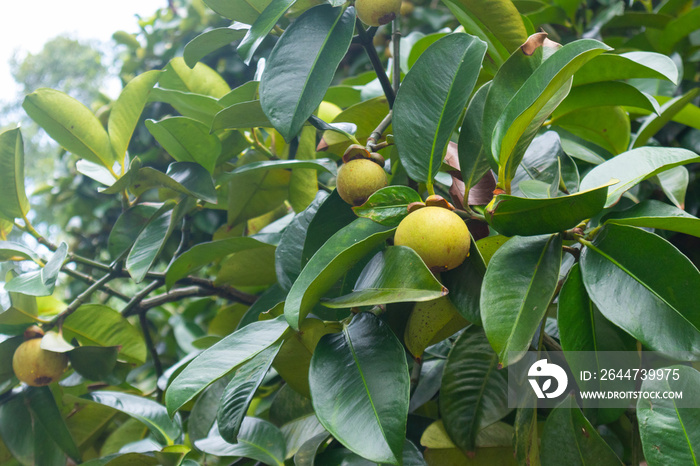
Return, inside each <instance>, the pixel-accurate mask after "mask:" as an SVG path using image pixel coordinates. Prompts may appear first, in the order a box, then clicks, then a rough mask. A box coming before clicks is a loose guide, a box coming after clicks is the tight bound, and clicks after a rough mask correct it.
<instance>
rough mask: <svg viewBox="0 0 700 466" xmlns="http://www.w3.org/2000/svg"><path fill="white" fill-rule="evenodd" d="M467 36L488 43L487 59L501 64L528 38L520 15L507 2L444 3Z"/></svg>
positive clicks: (448, 0)
mask: <svg viewBox="0 0 700 466" xmlns="http://www.w3.org/2000/svg"><path fill="white" fill-rule="evenodd" d="M443 3H444V4H445V5H447V7H448V8H449V9H450V11H452V13H453V14H454V15H455V16H456V17H457V19H458V20H459V21H460V23H462V25H463V26H464V28H465V30H466V31H467V32H468V33H469V34H473V35H475V36H477V37H479V38H480V39H481V40H483V41H485V42H486V43H487V44H488V52H489V56H490V57H491V58H492V59H493V60H494V61H495V62H496V63H502V62H503V61H505V59H506V58H508V55H510V54H511V53H513V52H514V51H515V50H516V49H517V48H518V47H520V46H521V45H522V44H523V42H525V40H526V39H527V31H526V30H525V25H524V23H523V20H522V18H521V17H520V13H518V10H517V9H516V8H515V6H514V5H513V3H512V2H509V1H503V0H498V1H484V0H443Z"/></svg>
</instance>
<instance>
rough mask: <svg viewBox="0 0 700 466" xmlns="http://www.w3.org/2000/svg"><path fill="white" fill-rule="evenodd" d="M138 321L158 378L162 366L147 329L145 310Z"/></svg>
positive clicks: (161, 371)
mask: <svg viewBox="0 0 700 466" xmlns="http://www.w3.org/2000/svg"><path fill="white" fill-rule="evenodd" d="M139 323H140V324H141V331H143V338H144V340H146V346H148V349H149V350H150V352H151V358H152V359H153V367H154V368H155V370H156V375H157V376H158V378H160V376H162V375H163V366H162V365H161V363H160V358H159V357H158V351H157V350H156V347H155V345H154V344H153V338H151V332H150V331H149V330H148V318H147V317H146V313H145V312H144V313H142V314H140V315H139ZM159 391H160V389H159Z"/></svg>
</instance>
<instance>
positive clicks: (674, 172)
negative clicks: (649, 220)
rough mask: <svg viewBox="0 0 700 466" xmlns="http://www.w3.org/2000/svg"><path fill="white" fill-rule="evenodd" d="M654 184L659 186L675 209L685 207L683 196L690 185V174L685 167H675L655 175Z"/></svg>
mask: <svg viewBox="0 0 700 466" xmlns="http://www.w3.org/2000/svg"><path fill="white" fill-rule="evenodd" d="M652 182H654V183H655V184H658V185H659V186H661V190H662V191H663V192H664V194H665V195H666V197H668V200H669V201H671V202H673V203H674V204H675V205H676V207H678V208H679V209H682V208H683V206H684V205H685V195H686V192H687V190H688V185H689V184H690V174H689V173H688V169H687V168H685V167H682V166H681V167H676V168H672V169H670V170H666V171H664V172H661V173H659V174H658V175H656V178H655V179H653V180H652Z"/></svg>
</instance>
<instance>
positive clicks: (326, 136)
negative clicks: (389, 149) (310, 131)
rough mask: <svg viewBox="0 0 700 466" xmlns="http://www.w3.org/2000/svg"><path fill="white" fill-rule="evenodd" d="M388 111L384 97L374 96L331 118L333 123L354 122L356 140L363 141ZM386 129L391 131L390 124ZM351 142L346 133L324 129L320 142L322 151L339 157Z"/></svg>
mask: <svg viewBox="0 0 700 466" xmlns="http://www.w3.org/2000/svg"><path fill="white" fill-rule="evenodd" d="M388 112H389V103H388V101H387V100H386V97H384V96H380V97H375V98H374V99H369V100H365V101H364V102H359V103H357V104H355V105H352V106H351V107H349V108H346V109H345V110H343V111H342V112H341V113H339V114H338V115H337V116H336V117H335V118H334V119H333V124H334V125H335V124H342V123H344V122H350V123H352V124H355V126H356V127H355V132H354V135H355V138H357V140H358V141H364V140H366V139H367V138H368V137H369V136H370V134H372V131H374V130H375V128H376V127H377V126H378V125H379V123H381V122H382V120H383V119H384V117H386V115H387V113H388ZM387 131H391V126H389V128H387ZM352 142H353V141H351V139H350V138H349V137H348V136H347V135H344V134H341V133H338V132H332V131H325V132H324V133H323V141H322V142H321V144H322V147H323V150H324V151H326V152H329V153H331V154H335V155H337V156H339V157H340V156H342V155H343V153H344V152H345V150H346V149H347V148H348V146H349V145H350V144H351V143H352ZM324 146H326V147H324Z"/></svg>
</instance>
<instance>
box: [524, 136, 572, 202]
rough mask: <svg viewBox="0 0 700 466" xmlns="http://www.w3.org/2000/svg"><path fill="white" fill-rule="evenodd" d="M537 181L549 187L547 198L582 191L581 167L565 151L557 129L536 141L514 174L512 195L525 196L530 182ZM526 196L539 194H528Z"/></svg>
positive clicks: (533, 141)
mask: <svg viewBox="0 0 700 466" xmlns="http://www.w3.org/2000/svg"><path fill="white" fill-rule="evenodd" d="M533 181H536V182H538V183H539V184H542V185H543V186H544V187H545V191H546V192H545V195H544V196H542V197H544V198H549V197H556V196H560V195H561V192H564V193H565V194H570V193H575V192H577V191H578V187H579V184H580V182H581V179H580V175H579V172H578V168H577V166H576V163H575V162H574V161H573V160H572V159H571V157H569V156H568V155H567V154H566V152H564V148H563V146H562V140H561V138H560V136H559V135H558V134H557V133H556V132H555V131H546V132H545V133H543V134H541V135H539V136H537V137H535V139H533V140H532V143H531V144H530V147H528V148H527V151H525V155H524V156H523V160H522V162H520V166H519V167H518V169H517V171H516V172H515V176H514V177H513V181H512V183H513V184H512V190H511V194H513V195H515V196H520V195H525V191H526V189H525V186H526V184H527V183H532V182H533ZM526 197H535V196H531V195H529V194H528V195H526Z"/></svg>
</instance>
